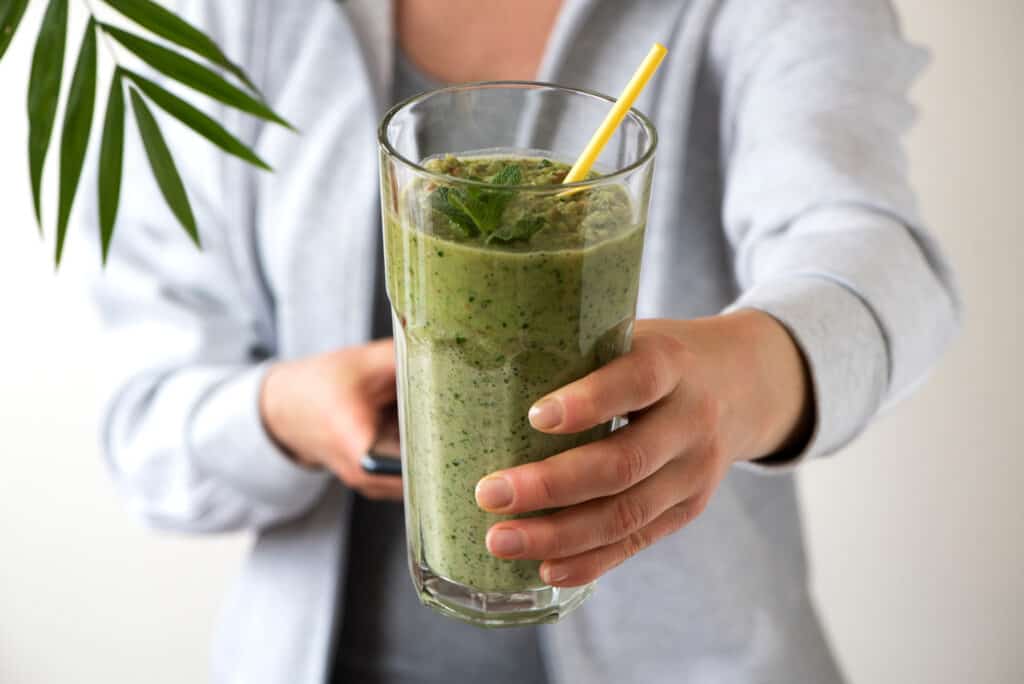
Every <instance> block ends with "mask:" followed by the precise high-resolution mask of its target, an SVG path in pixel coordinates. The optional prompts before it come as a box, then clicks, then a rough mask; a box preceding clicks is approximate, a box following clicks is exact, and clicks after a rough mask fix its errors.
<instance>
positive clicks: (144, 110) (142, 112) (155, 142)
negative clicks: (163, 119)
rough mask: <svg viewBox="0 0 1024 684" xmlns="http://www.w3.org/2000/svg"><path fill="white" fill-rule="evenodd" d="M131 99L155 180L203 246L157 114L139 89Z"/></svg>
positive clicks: (187, 231)
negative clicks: (150, 108)
mask: <svg viewBox="0 0 1024 684" xmlns="http://www.w3.org/2000/svg"><path fill="white" fill-rule="evenodd" d="M131 97H132V111H133V112H134V113H135V122H136V123H137V124H138V127H139V134H140V135H141V136H142V144H143V146H144V147H145V149H146V156H147V157H149V166H150V168H151V169H152V170H153V177H154V178H156V183H157V185H158V186H159V187H160V192H161V193H163V196H164V200H165V201H166V202H167V206H168V207H170V209H171V211H172V212H173V213H174V216H175V217H176V218H177V219H178V222H179V223H181V226H182V227H183V228H184V229H185V232H186V233H188V235H189V237H191V238H192V241H193V242H195V243H196V246H197V247H198V246H201V245H200V243H199V231H198V229H197V228H196V219H195V215H194V214H193V213H192V205H190V204H189V201H188V194H187V193H186V192H185V185H184V183H182V182H181V175H179V174H178V167H177V166H175V164H174V158H173V157H171V151H170V150H169V149H167V143H166V142H165V141H164V136H163V134H162V133H161V132H160V126H158V125H157V123H156V119H155V118H153V113H152V112H150V111H149V107H147V106H146V102H145V100H143V99H142V96H141V95H139V92H138V91H137V90H135V88H131Z"/></svg>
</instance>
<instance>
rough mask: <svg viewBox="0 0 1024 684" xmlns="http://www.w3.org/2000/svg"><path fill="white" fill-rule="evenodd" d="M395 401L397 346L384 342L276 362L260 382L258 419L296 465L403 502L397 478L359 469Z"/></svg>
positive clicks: (376, 496) (378, 496) (371, 495)
mask: <svg viewBox="0 0 1024 684" xmlns="http://www.w3.org/2000/svg"><path fill="white" fill-rule="evenodd" d="M394 401H395V345H394V341H393V340H391V339H387V340H381V341H378V342H373V343H370V344H366V345H361V346H357V347H348V348H345V349H340V350H338V351H333V352H329V353H326V354H321V355H319V356H311V357H308V358H304V359H299V360H296V361H284V362H281V363H278V364H275V365H274V366H272V367H271V368H270V370H269V371H268V372H267V376H266V378H265V379H264V381H263V389H262V391H261V393H260V414H261V415H262V417H263V423H264V425H265V426H266V428H267V431H268V432H269V433H270V435H271V436H272V437H273V438H274V440H275V441H277V442H278V444H280V445H281V446H282V447H284V449H285V450H286V451H288V452H289V454H290V455H291V456H292V458H294V459H295V460H296V461H297V462H298V463H300V464H302V465H305V466H309V467H320V466H322V467H325V468H329V469H330V470H332V471H334V473H335V474H337V476H338V477H340V478H341V480H342V481H343V482H344V483H345V484H346V485H348V486H349V487H350V488H352V489H354V490H356V491H358V492H360V493H361V494H363V495H364V496H366V497H369V498H371V499H401V498H402V479H401V478H400V477H395V476H391V475H371V474H369V473H367V472H366V471H364V470H363V468H362V466H361V465H360V463H359V461H360V459H361V458H362V457H363V455H364V454H365V453H366V451H367V450H368V449H369V448H370V446H371V444H373V442H374V440H375V439H376V438H377V437H378V433H379V432H381V431H382V430H383V431H385V432H386V431H388V428H389V426H388V425H387V424H386V423H387V422H388V421H387V416H388V413H389V412H388V410H387V409H388V408H389V407H390V405H391V404H392V403H393V402H394ZM392 422H393V421H392ZM390 429H391V430H395V429H396V428H395V426H391V428H390ZM393 441H394V440H393ZM394 446H395V447H397V444H396V445H394ZM391 450H392V451H395V452H396V453H397V449H396V448H392V449H391Z"/></svg>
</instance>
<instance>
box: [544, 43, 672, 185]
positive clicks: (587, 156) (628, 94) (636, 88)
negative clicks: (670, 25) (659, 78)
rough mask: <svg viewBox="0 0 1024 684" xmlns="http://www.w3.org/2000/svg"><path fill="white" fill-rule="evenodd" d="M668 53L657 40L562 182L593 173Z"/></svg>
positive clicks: (575, 179) (582, 178)
mask: <svg viewBox="0 0 1024 684" xmlns="http://www.w3.org/2000/svg"><path fill="white" fill-rule="evenodd" d="M667 53H668V50H666V49H665V46H664V45H662V44H661V43H655V44H654V47H652V48H651V51H650V52H649V53H647V57H645V58H644V61H643V62H641V63H640V66H639V67H638V68H637V70H636V73H634V74H633V78H631V79H629V83H627V84H626V87H625V89H624V90H623V91H622V94H621V95H619V99H618V100H616V101H615V104H614V105H612V109H611V111H610V112H608V116H606V117H605V118H604V121H602V122H601V125H600V126H598V128H597V130H596V131H595V132H594V137H592V138H591V139H590V142H589V143H587V146H586V148H584V150H583V153H582V154H580V157H579V159H577V160H576V163H575V164H573V165H572V168H571V169H569V175H567V176H566V177H565V180H564V181H562V182H563V183H575V182H576V181H581V180H584V179H585V178H586V177H587V174H588V173H590V167H591V166H593V165H594V162H595V161H597V158H598V157H599V156H600V155H601V150H603V149H604V146H605V145H607V144H608V141H609V140H611V137H612V135H613V134H614V133H615V129H616V128H618V127H619V124H620V123H622V120H623V119H624V118H626V114H627V113H628V112H629V110H630V108H631V107H632V106H633V103H634V102H636V98H637V97H639V95H640V92H641V91H642V90H643V89H644V86H646V85H647V82H648V81H649V80H651V76H653V75H654V72H655V70H656V69H657V68H658V65H659V64H661V60H663V59H665V55H666V54H667ZM569 192H571V191H569Z"/></svg>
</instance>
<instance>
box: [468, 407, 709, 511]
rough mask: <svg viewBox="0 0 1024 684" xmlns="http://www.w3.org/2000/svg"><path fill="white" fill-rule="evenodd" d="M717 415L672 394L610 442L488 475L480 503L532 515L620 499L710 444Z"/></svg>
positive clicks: (480, 486) (480, 491)
mask: <svg viewBox="0 0 1024 684" xmlns="http://www.w3.org/2000/svg"><path fill="white" fill-rule="evenodd" d="M716 411H717V409H716V408H715V406H714V405H713V404H712V402H710V401H705V400H702V399H696V398H687V397H686V396H685V394H680V395H679V396H676V395H673V396H672V397H669V398H667V399H665V400H664V401H663V403H660V404H658V405H657V406H656V407H655V408H654V409H652V410H650V411H647V412H645V413H644V414H642V415H640V416H638V417H636V418H634V419H633V420H631V422H630V424H629V425H628V426H626V427H625V428H623V429H621V430H617V431H615V432H613V433H612V434H611V435H610V436H608V437H607V438H605V439H602V440H598V441H596V442H593V443H591V444H587V445H584V446H581V447H577V448H575V449H570V450H569V451H565V452H562V453H560V454H557V455H555V456H552V457H551V458H547V459H545V460H543V461H538V462H536V463H530V464H527V465H523V466H517V467H515V468H510V469H508V470H503V471H498V472H496V473H493V474H491V475H488V476H487V477H485V478H484V479H482V480H480V482H479V483H478V484H477V488H476V500H477V503H478V504H479V505H480V507H481V508H483V509H484V510H487V511H491V512H493V513H527V512H529V511H539V510H545V509H549V508H561V507H564V506H571V505H573V504H577V503H581V502H584V501H590V500H591V499H597V498H601V497H605V496H610V495H612V494H617V493H619V492H621V491H624V490H626V489H628V488H629V487H632V486H633V485H635V484H637V483H638V482H641V481H642V480H645V479H646V478H648V477H650V476H651V475H652V474H653V473H655V472H657V471H658V470H660V469H661V468H663V467H664V466H665V464H666V463H668V462H669V461H671V460H672V459H673V458H676V457H677V456H679V455H680V454H682V453H685V452H686V451H687V450H688V449H690V448H691V447H693V446H695V445H698V444H703V443H704V442H705V441H707V439H708V435H709V434H713V432H711V431H712V430H714V429H715V428H714V425H715V423H716V422H717V420H718V418H717V413H716Z"/></svg>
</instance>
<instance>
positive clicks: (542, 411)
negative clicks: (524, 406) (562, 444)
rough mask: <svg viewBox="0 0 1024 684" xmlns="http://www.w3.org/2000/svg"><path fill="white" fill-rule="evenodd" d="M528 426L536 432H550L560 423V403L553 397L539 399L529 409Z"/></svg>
mask: <svg viewBox="0 0 1024 684" xmlns="http://www.w3.org/2000/svg"><path fill="white" fill-rule="evenodd" d="M528 416H529V418H530V424H531V425H533V427H535V428H537V429H538V430H550V429H551V428H553V427H555V426H557V425H558V424H559V423H561V422H562V402H560V401H558V400H557V399H555V398H554V397H548V398H547V399H541V400H540V401H538V402H537V403H536V404H534V405H533V406H531V407H530V413H529V414H528Z"/></svg>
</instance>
